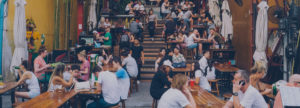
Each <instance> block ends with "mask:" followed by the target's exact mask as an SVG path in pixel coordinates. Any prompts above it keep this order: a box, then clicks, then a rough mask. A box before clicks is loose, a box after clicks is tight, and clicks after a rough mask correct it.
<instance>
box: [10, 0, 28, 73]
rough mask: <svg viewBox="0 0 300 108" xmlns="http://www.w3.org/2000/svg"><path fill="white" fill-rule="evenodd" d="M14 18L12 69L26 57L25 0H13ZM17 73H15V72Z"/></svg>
mask: <svg viewBox="0 0 300 108" xmlns="http://www.w3.org/2000/svg"><path fill="white" fill-rule="evenodd" d="M15 5H16V8H15V19H14V43H15V51H14V55H13V58H12V63H11V66H10V70H11V71H14V69H13V66H19V65H20V64H21V60H22V59H23V60H27V59H28V51H27V41H26V21H25V8H24V6H25V5H26V1H25V0H16V1H15ZM15 74H16V75H17V73H15Z"/></svg>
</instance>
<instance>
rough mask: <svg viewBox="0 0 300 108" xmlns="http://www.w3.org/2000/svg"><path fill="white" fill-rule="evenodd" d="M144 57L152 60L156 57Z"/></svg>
mask: <svg viewBox="0 0 300 108" xmlns="http://www.w3.org/2000/svg"><path fill="white" fill-rule="evenodd" d="M145 59H154V60H156V59H157V57H145Z"/></svg>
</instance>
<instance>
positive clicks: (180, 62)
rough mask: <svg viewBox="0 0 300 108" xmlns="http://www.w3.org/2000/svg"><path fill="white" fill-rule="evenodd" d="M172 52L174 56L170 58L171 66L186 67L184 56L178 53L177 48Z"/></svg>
mask: <svg viewBox="0 0 300 108" xmlns="http://www.w3.org/2000/svg"><path fill="white" fill-rule="evenodd" d="M173 51H174V54H173V57H172V61H173V64H172V66H173V67H175V68H183V67H186V60H185V58H184V56H183V55H182V54H181V53H180V52H179V51H180V50H179V48H177V47H175V48H174V50H173Z"/></svg>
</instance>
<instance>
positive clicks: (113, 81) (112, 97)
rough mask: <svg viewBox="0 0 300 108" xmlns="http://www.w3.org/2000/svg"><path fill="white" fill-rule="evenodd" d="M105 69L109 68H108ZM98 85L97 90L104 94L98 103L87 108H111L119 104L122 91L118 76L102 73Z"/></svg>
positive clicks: (106, 72) (107, 72)
mask: <svg viewBox="0 0 300 108" xmlns="http://www.w3.org/2000/svg"><path fill="white" fill-rule="evenodd" d="M105 68H108V67H107V66H106V67H105ZM98 83H99V86H98V87H97V90H100V91H101V92H102V96H101V97H100V100H98V102H93V103H91V104H88V106H87V108H109V107H112V106H116V105H117V104H119V101H120V93H119V92H120V90H119V87H118V86H119V85H118V80H117V76H116V74H115V73H112V72H109V71H102V72H100V73H99V75H98Z"/></svg>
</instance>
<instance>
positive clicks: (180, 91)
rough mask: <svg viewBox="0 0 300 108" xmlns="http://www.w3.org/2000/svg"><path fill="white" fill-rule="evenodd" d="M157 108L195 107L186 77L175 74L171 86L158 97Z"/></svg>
mask: <svg viewBox="0 0 300 108" xmlns="http://www.w3.org/2000/svg"><path fill="white" fill-rule="evenodd" d="M158 108H196V103H195V100H194V98H193V96H192V93H191V92H190V90H189V88H188V77H187V76H185V75H183V74H176V75H175V76H174V77H173V81H172V84H171V88H170V89H168V90H167V91H166V92H165V93H164V94H163V95H162V97H161V98H160V100H159V103H158Z"/></svg>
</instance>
